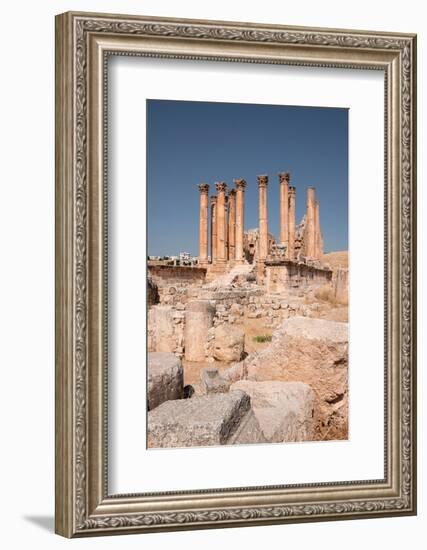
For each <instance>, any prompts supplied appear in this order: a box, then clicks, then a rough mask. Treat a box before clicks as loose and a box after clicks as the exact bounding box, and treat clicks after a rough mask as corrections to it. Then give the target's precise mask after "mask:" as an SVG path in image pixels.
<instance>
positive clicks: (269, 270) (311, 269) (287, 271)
mask: <svg viewBox="0 0 427 550" xmlns="http://www.w3.org/2000/svg"><path fill="white" fill-rule="evenodd" d="M265 271H266V288H267V292H269V293H281V294H283V293H289V291H292V289H299V288H301V289H302V288H305V287H308V286H313V285H321V284H325V283H327V282H329V281H331V279H332V271H331V270H330V269H325V268H322V267H317V266H315V265H309V264H306V263H302V262H298V263H296V262H290V261H281V262H277V263H275V262H270V263H267V265H266V266H265Z"/></svg>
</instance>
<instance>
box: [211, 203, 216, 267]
mask: <svg viewBox="0 0 427 550" xmlns="http://www.w3.org/2000/svg"><path fill="white" fill-rule="evenodd" d="M216 202H217V198H216V196H213V197H211V262H212V263H214V262H215V261H216V254H217V252H216V240H217V229H216V208H217V206H216Z"/></svg>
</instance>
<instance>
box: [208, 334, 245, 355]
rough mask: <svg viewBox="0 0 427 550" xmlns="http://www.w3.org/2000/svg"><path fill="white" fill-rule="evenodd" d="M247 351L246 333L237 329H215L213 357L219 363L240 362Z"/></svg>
mask: <svg viewBox="0 0 427 550" xmlns="http://www.w3.org/2000/svg"><path fill="white" fill-rule="evenodd" d="M244 350H245V333H244V332H243V331H242V330H240V329H239V328H237V327H234V326H230V325H219V326H217V327H216V328H215V341H214V350H213V356H214V358H215V359H216V360H217V361H228V362H232V361H240V360H241V359H242V357H243V352H244Z"/></svg>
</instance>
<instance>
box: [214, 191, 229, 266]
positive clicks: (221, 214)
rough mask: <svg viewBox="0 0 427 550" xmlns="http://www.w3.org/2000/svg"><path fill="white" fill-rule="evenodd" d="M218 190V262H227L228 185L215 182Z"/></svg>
mask: <svg viewBox="0 0 427 550" xmlns="http://www.w3.org/2000/svg"><path fill="white" fill-rule="evenodd" d="M215 187H216V190H217V195H218V199H217V244H216V249H217V263H225V262H226V248H225V245H226V242H225V239H226V235H225V232H226V226H225V191H226V189H227V185H226V183H224V182H219V183H217V184H215Z"/></svg>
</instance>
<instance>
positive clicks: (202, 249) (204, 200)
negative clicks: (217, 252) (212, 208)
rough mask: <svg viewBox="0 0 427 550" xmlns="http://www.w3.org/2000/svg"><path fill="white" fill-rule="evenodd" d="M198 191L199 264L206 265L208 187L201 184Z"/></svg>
mask: <svg viewBox="0 0 427 550" xmlns="http://www.w3.org/2000/svg"><path fill="white" fill-rule="evenodd" d="M199 191H200V225H199V264H201V265H206V264H207V263H208V216H209V212H208V209H209V208H208V202H209V185H208V184H207V183H201V184H200V185H199Z"/></svg>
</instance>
